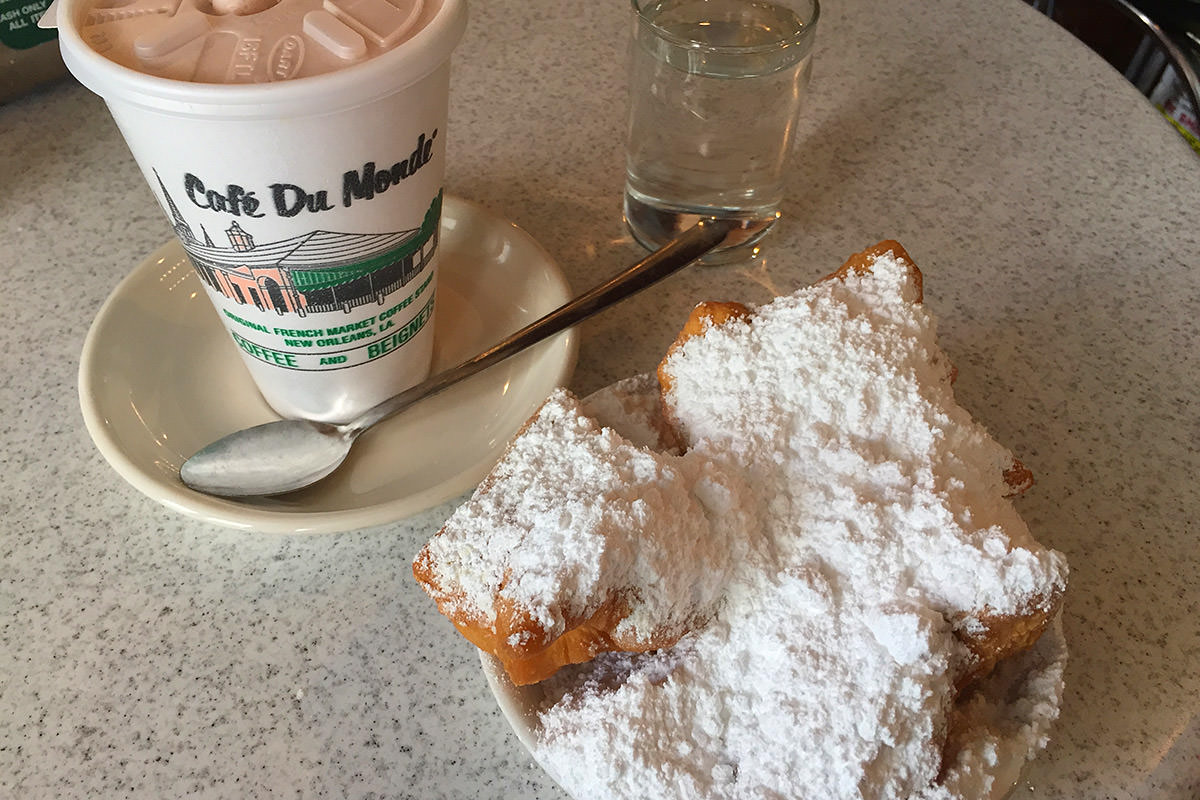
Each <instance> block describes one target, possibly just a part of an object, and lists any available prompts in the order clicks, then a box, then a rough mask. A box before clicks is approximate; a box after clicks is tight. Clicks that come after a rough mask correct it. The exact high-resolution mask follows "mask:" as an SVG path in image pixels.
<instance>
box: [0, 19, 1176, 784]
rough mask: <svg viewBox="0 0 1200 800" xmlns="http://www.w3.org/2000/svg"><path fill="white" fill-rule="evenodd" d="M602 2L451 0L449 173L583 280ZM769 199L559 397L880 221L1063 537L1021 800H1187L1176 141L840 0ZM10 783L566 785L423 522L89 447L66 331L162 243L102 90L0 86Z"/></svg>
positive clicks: (612, 33) (626, 370) (606, 171)
mask: <svg viewBox="0 0 1200 800" xmlns="http://www.w3.org/2000/svg"><path fill="white" fill-rule="evenodd" d="M625 14H626V7H625V4H624V3H623V2H622V0H603V2H591V3H569V4H566V3H559V2H551V1H550V0H526V2H520V3H518V2H515V0H474V2H473V5H472V17H471V22H470V26H469V29H468V32H467V35H466V38H465V40H464V41H463V43H462V45H461V46H460V48H459V50H458V52H457V54H456V57H455V61H454V67H453V95H452V102H451V122H450V137H451V138H450V142H449V148H450V166H449V172H448V176H447V189H448V191H450V192H452V193H454V194H456V195H459V196H462V197H465V198H469V199H472V200H475V201H477V202H478V203H480V204H482V205H483V206H485V207H487V208H489V209H491V210H493V211H495V212H497V213H499V214H501V215H503V216H505V217H507V218H509V219H511V220H512V221H513V222H515V223H516V224H518V225H520V226H522V227H524V228H525V229H526V230H528V231H529V232H530V233H532V235H533V236H534V237H536V238H537V239H538V240H539V241H540V242H541V243H542V244H543V245H544V246H545V247H546V248H547V249H548V251H549V252H550V253H551V254H552V255H553V256H554V257H555V258H556V259H557V260H558V261H559V263H560V264H561V265H562V266H563V269H564V270H565V272H566V273H567V274H568V276H569V277H570V279H571V281H572V283H573V284H574V285H575V286H576V287H583V286H586V285H587V284H588V283H589V281H591V280H592V279H593V278H594V277H595V276H599V275H602V274H607V273H609V272H611V271H613V270H615V269H616V268H617V267H619V266H621V265H623V264H625V263H626V262H628V261H630V260H631V259H633V258H634V257H635V256H636V255H638V254H639V251H638V249H637V247H635V246H634V245H633V244H632V243H631V241H630V239H629V237H628V236H627V235H626V233H625V231H624V230H623V227H622V223H621V219H620V191H621V184H622V167H623V164H622V149H621V143H620V140H621V135H622V129H623V120H622V116H623V114H622V107H623V104H624V67H623V63H624V48H625V37H626V33H627V28H626V21H625ZM799 153H800V154H799V158H798V159H797V163H796V168H795V171H794V174H793V175H792V178H791V181H790V187H789V193H788V200H787V201H786V202H785V204H784V207H783V211H784V218H783V220H782V222H781V224H780V225H779V227H778V230H777V231H775V232H774V234H773V236H772V237H771V239H769V240H768V247H767V252H766V255H765V257H764V258H763V259H762V260H761V261H760V262H759V263H757V264H755V265H753V266H747V265H740V266H739V265H733V266H728V267H717V268H699V269H693V270H691V271H690V272H688V273H686V274H683V275H681V276H678V277H676V278H673V279H671V280H670V281H669V282H667V283H666V284H664V285H663V286H661V287H659V288H657V289H655V290H652V291H650V292H648V293H644V294H642V295H639V296H638V297H636V298H635V299H633V300H631V301H629V302H628V303H626V304H625V305H623V306H621V307H619V308H617V309H614V310H612V311H610V312H607V313H605V314H604V315H603V316H601V317H600V318H598V319H596V320H594V321H593V322H591V323H588V324H586V325H585V326H584V328H583V330H582V341H581V351H580V358H579V366H578V369H577V371H576V373H575V376H574V378H573V380H572V385H573V387H574V388H576V389H577V390H579V391H581V392H588V391H591V390H593V389H596V388H598V387H600V386H602V385H604V384H607V383H609V382H611V381H613V380H614V379H617V378H621V377H624V376H627V375H630V374H632V373H634V372H638V371H643V370H646V369H648V368H650V367H651V366H652V365H653V364H654V363H655V362H656V360H657V357H658V355H659V354H660V353H661V352H662V351H663V349H664V347H665V346H666V344H667V343H668V342H669V341H670V339H671V338H672V336H673V333H674V330H675V328H676V327H677V326H678V325H679V323H680V321H681V320H682V318H683V317H684V315H685V314H686V311H687V309H688V308H689V307H690V306H691V304H692V303H693V302H694V301H695V300H696V299H698V298H704V297H712V298H729V299H733V298H740V299H744V300H749V301H752V302H759V301H763V300H766V299H768V298H769V297H770V296H771V294H772V292H774V291H786V290H790V289H792V288H794V287H797V286H799V285H801V284H804V283H806V282H809V281H811V280H813V279H815V278H817V277H819V276H821V275H823V274H824V273H826V272H828V271H829V270H830V269H831V268H832V267H833V266H836V265H837V264H839V263H840V262H841V260H842V259H843V258H844V257H845V256H846V255H847V254H849V253H851V252H853V251H855V250H858V249H861V248H862V247H863V246H866V245H868V244H871V243H873V242H875V241H877V240H879V239H882V238H896V239H899V240H900V241H901V242H903V243H904V244H905V245H906V247H907V248H908V250H909V252H910V253H912V254H913V256H914V258H915V259H916V260H917V262H918V264H919V265H920V266H921V267H922V269H923V270H924V272H925V274H926V296H927V302H928V303H929V304H930V307H931V308H932V309H933V310H934V311H935V312H936V313H937V314H938V315H939V316H940V318H941V335H942V341H943V345H944V347H945V349H946V350H947V351H948V352H949V354H950V356H951V357H952V358H953V359H954V360H955V362H956V363H957V365H958V367H959V381H958V394H959V397H960V400H961V402H962V403H963V404H964V405H965V406H966V407H967V408H969V409H971V410H972V411H973V412H974V413H975V414H976V415H977V417H979V418H980V419H981V420H982V421H983V422H984V423H985V424H986V425H988V427H989V428H990V429H991V430H992V431H993V432H994V433H995V434H996V436H997V438H999V439H1000V440H1001V441H1002V442H1004V443H1006V444H1008V445H1009V446H1010V447H1012V449H1013V450H1014V451H1015V452H1016V453H1017V454H1018V455H1019V456H1020V457H1021V458H1022V459H1023V460H1024V461H1025V462H1026V463H1028V464H1029V465H1030V466H1031V467H1032V468H1033V469H1034V471H1035V472H1036V474H1037V476H1038V484H1037V486H1036V487H1035V488H1034V489H1033V490H1032V491H1031V492H1030V493H1028V494H1027V495H1026V496H1025V497H1024V498H1023V499H1022V500H1021V501H1020V508H1021V509H1022V511H1023V513H1024V515H1025V517H1026V518H1027V520H1028V521H1029V523H1030V525H1031V527H1032V528H1033V529H1034V531H1035V533H1036V534H1037V535H1038V536H1039V537H1040V538H1041V539H1042V540H1043V541H1045V542H1046V543H1048V544H1051V545H1053V546H1055V547H1057V548H1059V549H1061V550H1063V551H1065V552H1066V554H1067V555H1068V557H1069V558H1070V561H1071V566H1072V583H1071V591H1070V596H1069V600H1068V603H1067V608H1066V613H1065V629H1066V634H1067V636H1068V639H1069V642H1070V646H1071V651H1072V658H1071V662H1070V666H1069V669H1068V673H1067V681H1068V689H1067V695H1066V698H1065V701H1064V707H1063V713H1062V717H1061V718H1060V720H1059V722H1058V723H1057V725H1056V727H1055V729H1054V738H1053V741H1052V742H1051V744H1050V746H1049V749H1048V751H1047V752H1046V753H1045V754H1044V755H1043V757H1042V758H1040V759H1039V760H1038V761H1037V762H1035V763H1034V764H1032V765H1031V766H1030V767H1029V768H1028V770H1027V772H1026V775H1025V780H1024V782H1023V783H1022V784H1021V785H1020V786H1019V787H1018V789H1017V790H1016V793H1015V794H1014V796H1015V797H1018V798H1026V797H1028V798H1074V799H1077V800H1083V799H1084V798H1087V799H1088V800H1093V799H1095V798H1194V797H1197V796H1200V716H1198V714H1197V711H1198V709H1200V700H1197V697H1200V625H1198V623H1197V614H1198V609H1197V603H1198V600H1200V591H1198V590H1200V577H1198V576H1200V527H1198V524H1197V522H1196V520H1197V518H1198V516H1200V514H1198V512H1200V484H1198V483H1197V480H1196V475H1197V474H1200V445H1198V442H1200V355H1198V354H1200V234H1198V231H1200V225H1198V224H1197V216H1196V215H1197V209H1198V208H1200V204H1198V201H1200V160H1198V159H1197V158H1196V156H1195V155H1194V154H1193V153H1192V152H1191V151H1189V150H1188V149H1187V147H1186V146H1185V144H1184V142H1183V141H1182V140H1181V139H1180V138H1179V137H1178V136H1177V135H1176V134H1175V133H1174V132H1173V131H1172V130H1171V129H1170V128H1169V127H1168V126H1167V125H1166V124H1165V123H1164V122H1163V120H1162V119H1161V118H1160V116H1159V115H1158V114H1157V112H1156V111H1155V110H1154V109H1153V108H1151V107H1150V106H1149V105H1148V104H1147V103H1146V102H1145V101H1144V100H1143V98H1142V97H1141V96H1140V95H1139V94H1138V93H1137V92H1136V90H1135V89H1134V88H1133V87H1131V86H1129V85H1127V84H1126V83H1125V82H1124V81H1123V80H1122V79H1121V77H1120V75H1118V74H1117V73H1116V72H1114V71H1113V70H1112V69H1111V68H1110V67H1109V66H1108V65H1107V64H1105V63H1104V62H1103V61H1101V60H1100V59H1099V58H1098V57H1096V56H1094V55H1093V54H1091V53H1090V52H1089V51H1087V50H1085V49H1084V48H1083V46H1082V45H1080V44H1078V43H1077V42H1075V41H1074V40H1073V39H1071V38H1070V37H1069V36H1068V35H1067V34H1066V33H1064V32H1062V31H1061V30H1059V29H1058V28H1056V27H1055V26H1054V25H1053V24H1052V23H1050V22H1048V21H1047V20H1045V19H1044V18H1042V17H1040V16H1039V15H1037V14H1036V13H1035V12H1033V11H1032V10H1030V9H1029V8H1027V7H1026V6H1024V5H1023V4H1021V3H1020V2H1018V0H995V1H994V2H982V1H981V0H947V1H946V2H941V1H939V2H934V0H831V1H830V2H829V3H827V4H826V7H825V10H824V17H823V22H822V28H821V30H820V32H819V36H818V42H817V61H816V68H815V75H814V82H813V90H812V98H811V102H810V104H809V106H808V109H807V111H806V114H805V116H804V120H803V123H802V125H801V128H800V151H799ZM0 210H2V220H0V226H2V227H0V269H2V270H3V274H4V276H5V285H6V287H7V288H6V290H5V292H4V295H5V297H4V301H3V306H4V309H5V312H4V324H3V325H0V352H2V353H3V356H2V357H3V359H4V369H3V372H2V375H3V377H2V379H0V408H2V409H3V412H4V419H3V422H0V432H2V433H0V435H2V437H3V439H2V445H0V465H2V467H3V474H4V476H5V477H4V480H3V482H2V484H0V796H3V797H13V798H51V797H89V798H99V797H117V796H120V797H137V798H167V797H181V796H195V797H204V798H225V797H236V798H250V797H298V798H310V797H355V798H367V797H412V798H443V797H445V798H458V797H465V798H492V797H496V798H499V797H509V798H517V797H520V798H545V799H547V800H549V799H550V798H561V797H562V794H561V792H560V791H559V790H558V789H557V788H556V787H555V786H554V785H553V784H552V783H551V782H550V781H549V780H548V779H547V778H546V777H545V776H544V775H543V774H542V773H541V772H540V771H539V770H538V769H537V768H536V767H535V766H534V765H533V764H532V763H531V761H530V759H529V758H528V756H527V755H526V753H525V751H523V750H522V749H521V747H520V745H519V744H518V742H517V740H516V738H515V737H514V736H513V735H512V734H511V733H510V731H509V729H508V728H507V727H506V724H505V722H504V720H503V718H502V717H501V715H500V713H499V712H498V711H497V709H496V706H495V704H494V702H493V700H492V698H491V696H490V694H489V693H488V689H487V686H486V684H485V682H484V678H483V676H482V675H481V674H480V670H479V664H478V661H477V659H476V655H475V652H474V650H473V649H472V647H471V646H470V645H468V644H467V643H466V642H465V641H464V640H462V639H461V638H460V637H458V636H457V635H455V634H454V633H453V631H452V629H451V627H450V626H449V625H448V624H447V623H446V622H445V621H444V620H442V619H441V618H440V617H438V616H437V614H436V613H435V611H434V608H433V604H432V603H431V602H429V601H428V600H427V599H426V598H425V596H424V595H423V594H422V593H421V592H420V591H419V589H418V588H417V587H416V585H415V584H414V582H413V581H412V579H411V575H410V559H411V558H412V556H413V554H414V553H415V552H416V550H417V548H418V547H419V546H420V544H421V543H422V542H423V541H424V540H425V539H426V537H427V536H429V535H430V534H431V533H432V532H433V531H435V530H436V529H437V527H438V526H439V524H440V522H441V521H442V519H443V518H444V517H445V516H446V515H447V514H448V513H449V511H450V509H451V508H452V506H453V504H452V503H447V504H445V505H442V506H440V507H437V508H434V509H432V510H430V511H428V512H425V513H422V514H419V515H417V516H416V517H414V518H411V519H408V520H406V521H403V522H398V523H395V524H391V525H385V526H382V527H379V528H375V529H371V530H364V531H356V532H351V533H344V534H336V535H325V536H312V537H306V538H295V537H289V536H279V535H271V536H268V535H260V534H248V533H245V532H238V531H234V530H231V529H226V528H220V527H216V526H211V525H207V524H204V523H200V522H196V521H193V520H190V519H188V518H185V517H183V516H180V515H179V514H177V513H176V512H174V511H171V510H169V509H168V508H165V507H163V506H160V505H158V504H156V503H155V502H153V501H151V500H149V499H147V498H146V497H144V496H143V495H141V494H140V493H138V492H137V491H136V490H135V489H133V488H131V487H130V486H129V485H127V484H126V483H125V482H124V481H123V480H122V479H121V478H120V477H119V476H118V475H117V474H116V473H115V472H114V471H113V470H112V469H111V468H110V467H109V466H108V465H107V463H106V462H105V461H104V460H103V458H102V457H101V456H100V454H99V453H98V452H97V450H96V449H95V447H94V446H93V444H92V442H91V441H90V439H89V436H88V433H87V431H86V430H85V428H84V425H83V421H82V419H81V416H80V411H79V407H78V401H77V394H76V371H77V368H78V359H79V353H80V348H81V344H82V342H83V339H84V336H85V334H86V332H87V330H88V326H89V324H90V323H91V321H92V318H93V317H94V315H95V314H96V312H97V310H98V308H99V307H100V304H101V303H102V302H103V300H104V299H105V297H106V296H107V295H108V294H109V292H110V291H111V290H112V289H113V287H114V286H115V285H116V284H117V282H118V281H119V280H120V279H121V278H122V276H123V275H124V274H126V273H127V272H128V271H129V270H130V269H131V268H132V267H133V266H134V265H136V264H137V263H139V262H140V261H141V260H142V259H143V258H144V257H145V256H146V254H147V253H149V252H151V251H152V250H153V249H154V248H156V247H157V246H158V245H160V244H162V243H163V242H164V241H166V240H167V239H168V238H169V237H170V234H171V231H170V228H169V226H168V224H167V221H166V219H165V218H164V217H163V216H162V215H161V213H160V212H159V210H158V208H157V207H156V205H155V201H154V198H153V196H152V195H151V193H150V192H149V191H148V190H147V188H146V186H145V185H144V184H143V182H142V179H141V177H140V175H139V174H138V172H137V170H136V168H135V166H134V163H133V161H132V159H131V158H130V156H129V154H128V152H127V151H126V149H125V146H124V144H123V142H122V140H121V138H120V136H119V134H118V132H117V130H116V128H115V127H114V125H113V124H112V122H111V121H110V119H109V117H108V115H107V113H106V111H105V108H104V106H103V104H102V103H101V101H100V100H98V99H97V98H96V97H94V96H92V95H91V94H89V93H88V92H87V91H85V90H83V89H82V88H81V87H79V86H78V85H75V84H74V83H72V82H70V81H66V82H63V83H60V84H58V85H55V86H52V87H50V88H48V89H46V90H44V91H42V92H40V93H38V94H35V95H32V96H28V97H25V98H23V99H21V100H18V101H16V102H13V103H11V104H9V105H6V106H4V107H0Z"/></svg>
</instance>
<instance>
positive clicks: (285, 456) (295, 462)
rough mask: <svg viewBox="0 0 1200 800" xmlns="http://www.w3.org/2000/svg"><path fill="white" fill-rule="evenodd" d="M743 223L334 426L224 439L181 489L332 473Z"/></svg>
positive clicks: (680, 247) (309, 479) (263, 429)
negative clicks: (486, 373)
mask: <svg viewBox="0 0 1200 800" xmlns="http://www.w3.org/2000/svg"><path fill="white" fill-rule="evenodd" d="M755 227H756V226H755V225H754V224H753V223H747V221H746V220H718V219H715V218H704V219H701V220H700V221H699V222H697V223H696V224H695V225H693V226H692V227H691V228H688V229H687V230H685V231H684V232H683V233H681V234H680V235H679V236H677V237H676V238H674V239H672V240H671V241H670V242H668V243H667V244H665V245H663V247H661V248H659V249H658V250H656V251H654V252H653V253H651V254H650V255H649V256H647V257H646V258H644V259H642V260H641V261H639V262H638V263H637V264H635V265H633V266H632V267H630V268H629V269H627V270H625V271H624V272H622V273H620V274H619V275H616V276H615V277H613V278H610V279H609V280H607V281H605V282H604V283H602V284H600V285H599V286H597V287H595V288H594V289H592V290H590V291H588V292H587V293H585V294H583V295H580V296H579V297H577V298H575V299H574V300H571V301H569V302H567V303H566V304H564V305H562V306H559V307H558V308H557V309H555V310H554V311H551V312H550V313H549V314H547V315H545V316H544V317H542V318H541V319H539V320H537V321H536V322H533V323H530V324H529V325H527V326H526V327H524V328H522V329H521V330H519V331H517V332H516V333H514V334H513V335H511V336H509V337H508V338H507V339H505V340H504V341H502V342H500V343H499V344H497V345H495V346H493V347H491V348H489V349H488V350H485V351H484V352H482V353H480V354H479V355H477V356H475V357H474V358H471V359H468V360H467V361H464V362H463V363H461V364H459V365H458V366H456V367H452V368H451V369H448V370H446V371H445V372H442V373H439V374H438V375H434V376H433V377H431V378H429V379H428V380H426V381H425V382H423V383H419V384H417V385H416V386H413V387H412V388H410V389H407V390H405V391H403V392H401V393H400V394H398V395H396V396H395V397H392V398H390V399H388V400H384V401H383V402H382V403H380V404H379V405H377V406H375V407H374V408H371V409H368V410H367V411H366V412H364V413H363V414H362V415H361V416H359V417H358V418H357V419H354V420H351V421H350V422H346V423H343V424H340V425H336V424H332V423H327V422H313V421H310V420H303V419H284V420H278V421H276V422H268V423H266V424H264V425H257V426H255V427H253V428H246V429H245V430H241V431H237V432H236V433H231V434H229V435H228V436H226V437H224V438H223V439H218V440H217V441H215V442H213V443H212V444H210V445H209V446H208V447H205V448H204V449H203V450H201V451H200V452H198V453H196V454H195V455H194V456H192V457H191V458H189V459H188V460H187V461H185V462H184V463H183V466H182V467H181V468H180V470H179V477H180V478H181V479H182V480H183V482H184V484H186V485H187V486H189V487H191V488H192V489H195V490H196V491H198V492H204V493H205V494H211V495H216V496H218V497H264V496H269V495H276V494H284V493H285V492H291V491H295V490H296V489H301V488H303V487H305V486H309V485H310V484H313V483H316V482H317V481H319V480H321V479H322V478H324V477H326V476H327V475H329V474H330V473H332V472H333V471H334V470H335V469H337V468H338V466H340V465H341V463H342V461H344V460H345V458H346V455H347V454H348V453H349V452H350V447H351V445H353V444H354V440H355V439H357V438H358V437H359V435H360V434H362V433H363V432H364V431H366V430H367V429H368V428H370V427H371V426H373V425H375V424H377V423H379V422H382V421H383V420H385V419H387V418H388V417H391V416H393V415H395V414H398V413H400V412H401V411H403V410H404V409H406V408H408V407H409V406H411V405H413V404H414V403H416V402H417V401H419V400H423V399H425V398H426V397H430V396H432V395H434V394H437V393H438V392H440V391H442V390H443V389H446V388H448V387H450V386H453V385H454V384H456V383H458V382H459V381H461V380H463V379H464V378H467V377H470V376H471V375H474V374H475V373H477V372H479V371H481V370H484V369H486V368H488V367H490V366H492V365H493V364H496V363H498V362H500V361H503V360H504V359H506V358H508V357H509V356H512V355H515V354H516V353H519V352H520V351H522V350H524V349H525V348H527V347H530V346H531V345H534V344H537V343H538V342H540V341H542V340H543V339H546V338H547V337H550V336H553V335H554V334H556V333H558V332H560V331H562V330H565V329H567V328H569V327H571V326H572V325H575V324H577V323H579V322H582V321H583V320H585V319H587V318H588V317H590V316H592V315H593V314H595V313H597V312H598V311H602V310H603V309H605V308H608V307H609V306H611V305H613V304H614V303H617V302H618V301H620V300H624V299H625V298H626V297H629V296H630V295H632V294H634V293H635V292H638V291H640V290H642V289H644V288H646V287H647V286H650V285H651V284H653V283H656V282H657V281H659V280H661V279H662V278H665V277H666V276H668V275H670V274H671V273H673V272H675V271H677V270H679V269H681V268H682V267H685V266H687V265H688V264H690V263H692V262H693V261H695V260H696V259H697V258H699V257H700V256H702V255H704V254H705V253H707V252H708V251H710V250H712V249H714V248H715V247H717V246H719V245H721V244H723V243H726V242H728V243H729V244H731V245H732V244H736V243H737V241H738V240H741V239H744V238H748V237H749V236H750V235H753V233H754V231H755Z"/></svg>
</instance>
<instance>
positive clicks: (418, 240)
mask: <svg viewBox="0 0 1200 800" xmlns="http://www.w3.org/2000/svg"><path fill="white" fill-rule="evenodd" d="M155 177H158V176H157V173H156V175H155ZM158 185H159V188H161V190H162V194H163V198H164V199H165V200H166V203H167V208H168V209H169V211H170V214H171V223H172V225H173V226H174V228H175V234H176V236H178V238H179V241H180V243H181V244H182V245H183V248H184V250H186V251H187V254H188V256H189V258H190V259H191V262H192V265H193V266H194V267H195V268H196V272H197V274H199V275H200V278H201V279H202V280H203V281H204V282H205V283H206V284H208V285H209V286H211V287H212V288H213V290H214V291H216V292H217V293H219V294H221V295H222V296H224V297H227V298H229V299H230V300H233V301H234V302H236V303H238V304H241V305H249V306H254V307H256V308H258V309H259V310H260V311H274V312H276V313H277V314H297V315H299V316H302V317H303V316H306V315H308V314H312V313H317V312H325V311H344V312H346V313H349V312H350V310H351V309H353V308H355V307H357V306H361V305H365V304H367V303H383V301H384V298H385V297H387V296H388V295H389V294H391V293H392V292H394V291H396V290H398V289H400V288H402V287H404V286H405V285H406V284H408V283H409V282H411V281H412V280H413V278H415V277H416V276H417V275H419V274H420V273H421V272H422V270H424V268H425V265H426V264H428V263H429V261H430V260H431V259H432V258H433V254H434V252H435V251H436V250H437V244H438V234H439V227H440V225H439V220H440V217H441V210H442V196H441V193H439V194H438V195H437V197H435V198H434V199H433V202H432V203H431V204H430V206H429V209H428V210H427V211H426V212H425V218H424V220H423V222H422V223H421V227H419V228H416V229H413V230H407V231H397V232H395V233H337V232H334V231H322V230H317V231H311V232H309V233H304V234H301V235H299V236H293V237H291V238H288V239H281V240H279V241H275V242H258V241H256V240H255V238H254V236H252V235H251V233H250V232H249V231H246V230H245V229H243V228H242V227H241V225H239V224H238V223H237V221H234V222H233V224H231V225H230V226H229V227H228V228H227V229H226V230H225V231H224V234H225V237H226V238H227V239H228V241H229V244H228V246H222V245H218V244H217V243H216V242H214V241H213V240H212V237H211V236H210V235H209V233H208V231H207V230H205V228H204V226H203V225H201V226H200V232H201V235H200V236H197V235H196V233H195V231H193V230H192V227H191V225H189V224H188V222H187V220H185V219H184V218H183V215H182V214H181V213H180V211H179V207H178V206H177V205H175V200H174V199H173V198H172V197H171V194H170V192H168V191H167V187H166V186H165V185H164V184H163V182H162V179H161V178H158Z"/></svg>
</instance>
